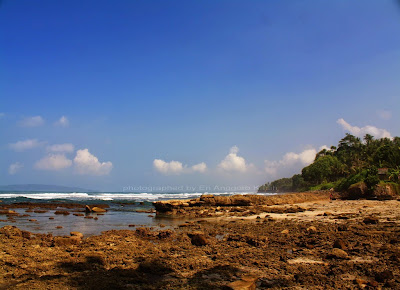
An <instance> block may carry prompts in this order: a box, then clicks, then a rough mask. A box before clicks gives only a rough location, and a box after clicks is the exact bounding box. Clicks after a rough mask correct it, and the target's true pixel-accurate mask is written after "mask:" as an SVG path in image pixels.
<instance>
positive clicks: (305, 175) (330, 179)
mask: <svg viewBox="0 0 400 290" xmlns="http://www.w3.org/2000/svg"><path fill="white" fill-rule="evenodd" d="M381 168H387V170H386V169H384V170H382V169H381ZM378 169H380V172H379V173H380V174H378ZM399 175H400V137H394V138H393V139H389V138H382V139H374V138H373V137H372V136H371V135H369V134H367V135H365V137H364V140H361V139H360V138H357V137H355V136H353V135H351V134H346V137H344V138H343V139H342V140H340V142H339V144H338V146H337V147H335V146H332V147H331V148H330V149H328V150H327V149H323V150H321V151H320V152H318V154H317V155H316V157H315V160H314V162H313V163H312V164H310V165H308V166H307V167H304V168H303V170H302V171H301V174H296V175H294V176H292V177H291V178H281V179H278V180H275V181H273V182H270V183H266V184H264V185H262V186H260V188H259V191H260V192H289V191H305V190H319V189H331V188H334V189H335V190H337V191H341V192H343V191H346V190H348V189H349V188H350V187H351V186H352V185H354V184H358V183H363V184H365V185H366V187H367V190H369V191H373V190H374V189H375V187H376V185H377V184H379V183H383V182H385V183H391V184H393V185H394V188H397V189H399V187H400V186H399Z"/></svg>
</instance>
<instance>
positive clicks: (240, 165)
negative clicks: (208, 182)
mask: <svg viewBox="0 0 400 290" xmlns="http://www.w3.org/2000/svg"><path fill="white" fill-rule="evenodd" d="M238 152H239V148H238V147H237V146H233V147H232V148H231V149H230V152H229V154H228V155H226V156H225V158H224V160H222V161H221V162H220V163H219V164H218V169H219V170H222V171H228V172H233V171H239V172H245V171H247V170H248V165H247V164H246V160H245V159H244V158H243V157H241V156H238V155H237V154H238Z"/></svg>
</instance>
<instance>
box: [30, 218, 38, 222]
mask: <svg viewBox="0 0 400 290" xmlns="http://www.w3.org/2000/svg"><path fill="white" fill-rule="evenodd" d="M29 221H30V222H37V220H35V219H30V220H29Z"/></svg>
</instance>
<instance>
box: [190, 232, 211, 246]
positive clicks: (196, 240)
mask: <svg viewBox="0 0 400 290" xmlns="http://www.w3.org/2000/svg"><path fill="white" fill-rule="evenodd" d="M188 236H189V238H190V240H191V243H192V245H195V246H205V245H208V244H209V243H210V242H209V241H208V239H207V238H206V236H205V235H204V234H203V233H200V232H195V233H188Z"/></svg>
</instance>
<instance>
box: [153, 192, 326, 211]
mask: <svg viewBox="0 0 400 290" xmlns="http://www.w3.org/2000/svg"><path fill="white" fill-rule="evenodd" d="M324 199H329V192H325V191H321V192H303V193H290V194H282V195H272V196H271V195H269V196H266V195H255V194H253V195H239V194H238V195H232V196H215V195H208V194H207V195H206V194H204V195H202V196H201V197H200V198H196V199H191V200H163V201H157V202H153V205H154V207H155V209H156V212H157V214H167V215H188V213H189V212H193V211H197V212H198V213H199V214H200V216H208V215H209V214H210V213H208V211H209V209H210V208H212V209H213V211H214V214H215V215H217V216H218V212H219V213H220V214H223V212H226V211H227V210H229V211H232V212H233V211H234V212H246V211H248V208H249V207H250V206H253V207H257V206H270V205H282V204H294V203H301V202H307V201H316V200H324ZM229 207H230V208H229ZM290 210H291V212H298V211H304V210H303V209H301V208H298V207H297V208H296V209H294V208H291V209H290ZM215 211H217V213H215ZM250 213H251V212H250ZM254 213H256V211H255V212H254ZM254 213H253V214H254Z"/></svg>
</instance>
